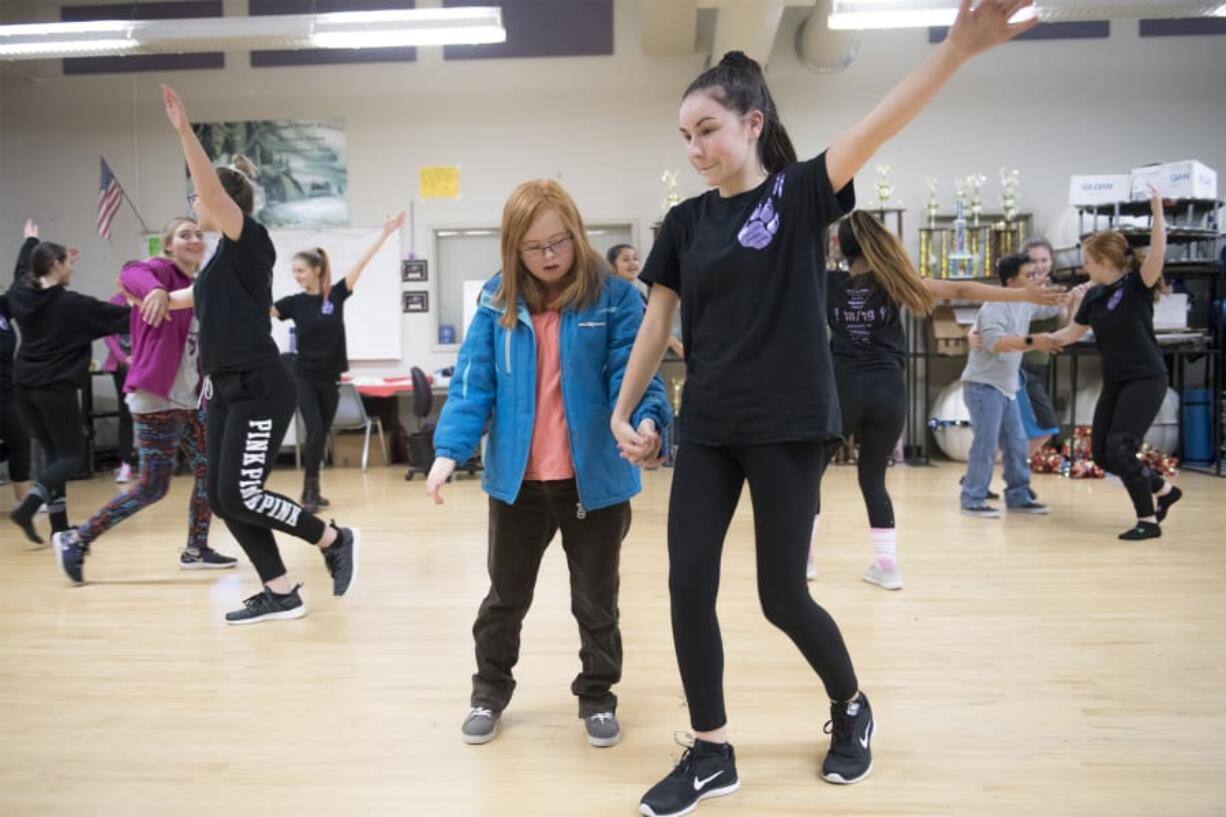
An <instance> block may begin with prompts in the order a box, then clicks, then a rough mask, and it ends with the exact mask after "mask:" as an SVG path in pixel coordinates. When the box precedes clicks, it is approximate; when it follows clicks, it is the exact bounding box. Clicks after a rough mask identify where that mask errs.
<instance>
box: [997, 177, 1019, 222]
mask: <svg viewBox="0 0 1226 817" xmlns="http://www.w3.org/2000/svg"><path fill="white" fill-rule="evenodd" d="M1020 175H1021V174H1020V171H1018V169H1017V168H1013V169H1012V170H1009V169H1008V168H1004V167H1002V168H1001V169H1000V203H1001V209H1002V211H1003V212H1004V214H1005V223H1006V224H1007V223H1009V222H1011V221H1013V219H1015V218H1017V186H1018V177H1019V176H1020Z"/></svg>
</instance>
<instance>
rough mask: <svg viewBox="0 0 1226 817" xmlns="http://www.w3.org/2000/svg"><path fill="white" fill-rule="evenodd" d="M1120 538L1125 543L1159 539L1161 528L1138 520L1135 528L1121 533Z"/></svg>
mask: <svg viewBox="0 0 1226 817" xmlns="http://www.w3.org/2000/svg"><path fill="white" fill-rule="evenodd" d="M1120 538H1121V539H1123V540H1124V541H1125V542H1139V541H1140V540H1142V539H1160V538H1162V528H1160V527H1158V526H1157V525H1156V524H1154V523H1153V522H1142V521H1141V520H1139V519H1138V520H1137V524H1136V526H1135V527H1132V528H1129V529H1128V530H1126V531H1124V532H1123V533H1121V534H1120Z"/></svg>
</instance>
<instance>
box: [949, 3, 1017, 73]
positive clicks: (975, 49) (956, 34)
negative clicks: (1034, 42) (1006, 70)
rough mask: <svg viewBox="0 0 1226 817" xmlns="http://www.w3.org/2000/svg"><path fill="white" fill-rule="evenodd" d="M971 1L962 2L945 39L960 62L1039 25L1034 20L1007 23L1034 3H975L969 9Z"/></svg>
mask: <svg viewBox="0 0 1226 817" xmlns="http://www.w3.org/2000/svg"><path fill="white" fill-rule="evenodd" d="M971 2H972V0H962V4H961V6H960V7H959V9H958V17H957V19H956V20H955V21H954V25H953V28H951V29H950V30H949V37H948V38H947V40H946V41H947V42H948V43H949V44H950V46H951V47H952V48H953V49H955V51H956V52H957V53H958V56H959V57H961V58H962V59H963V60H969V59H970V58H971V57H974V56H975V55H976V54H981V53H983V52H984V51H987V50H988V49H989V48H994V47H995V46H998V45H1000V44H1001V43H1003V42H1007V41H1008V40H1011V39H1013V38H1014V37H1016V36H1017V35H1018V34H1021V33H1022V32H1024V31H1029V30H1030V29H1032V28H1034V27H1035V26H1037V25H1038V24H1039V19H1038V18H1037V17H1032V18H1031V19H1029V20H1026V21H1025V22H1021V23H1013V24H1010V22H1009V18H1011V17H1012V16H1013V15H1014V14H1016V13H1017V12H1019V11H1021V10H1022V9H1024V8H1027V7H1028V6H1032V5H1034V0H979V2H978V3H977V4H976V5H975V7H974V8H971Z"/></svg>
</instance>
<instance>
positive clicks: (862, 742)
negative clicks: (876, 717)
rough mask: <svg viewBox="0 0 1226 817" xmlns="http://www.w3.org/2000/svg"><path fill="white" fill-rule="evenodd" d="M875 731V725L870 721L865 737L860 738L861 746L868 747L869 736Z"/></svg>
mask: <svg viewBox="0 0 1226 817" xmlns="http://www.w3.org/2000/svg"><path fill="white" fill-rule="evenodd" d="M872 731H873V725H872V724H871V723H870V724H869V725H868V728H867V729H865V730H864V737H862V738H860V746H861V747H862V748H864V749H867V748H868V736H869V734H870V733H871V732H872Z"/></svg>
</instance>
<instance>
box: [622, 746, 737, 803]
mask: <svg viewBox="0 0 1226 817" xmlns="http://www.w3.org/2000/svg"><path fill="white" fill-rule="evenodd" d="M740 785H741V781H740V779H739V778H737V776H736V753H735V752H733V751H732V745H731V744H728V743H708V742H707V741H705V740H695V741H694V745H693V746H691V747H690V748H688V749H686V750H685V754H683V755H682V756H681V761H680V762H679V763H678V764H677V767H676V768H675V769H673V770H672V771H671V772H669V775H668V777H666V778H664V779H663V780H661V781H660V782H659V783H657V784H655V785H654V786H652V787H651V789H650V790H649V791H648V792H647V793H646V794H644V795H643V799H642V801H641V802H640V803H639V813H640V814H645V815H646V816H647V817H679V816H680V815H682V814H689V813H690V812H691V811H693V810H694V809H696V808H697V807H698V803H699V801H701V800H705V799H707V798H708V797H722V796H724V795H725V794H732V793H733V792H734V791H736V790H737V789H738V788H740Z"/></svg>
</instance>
